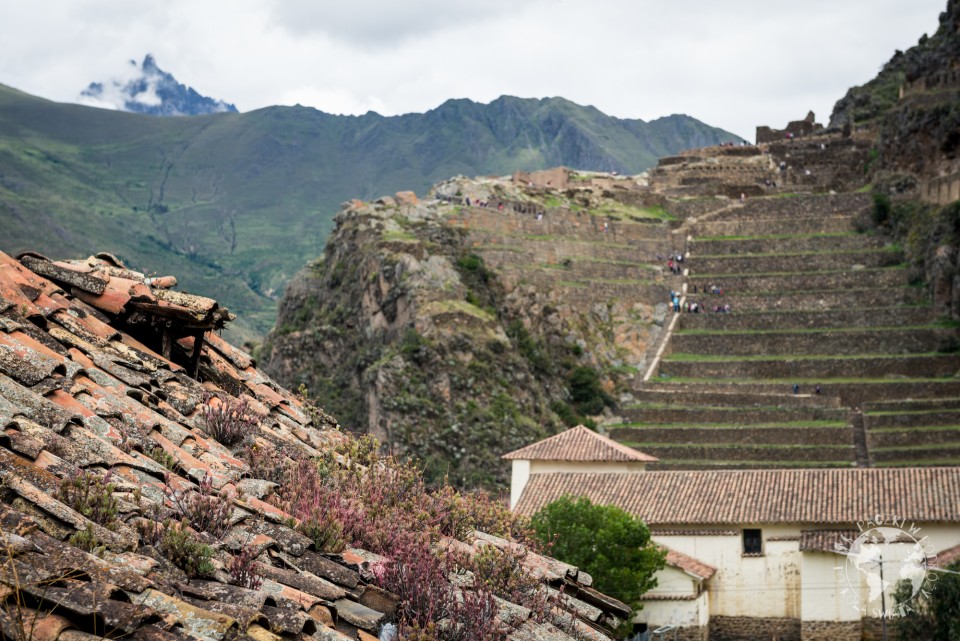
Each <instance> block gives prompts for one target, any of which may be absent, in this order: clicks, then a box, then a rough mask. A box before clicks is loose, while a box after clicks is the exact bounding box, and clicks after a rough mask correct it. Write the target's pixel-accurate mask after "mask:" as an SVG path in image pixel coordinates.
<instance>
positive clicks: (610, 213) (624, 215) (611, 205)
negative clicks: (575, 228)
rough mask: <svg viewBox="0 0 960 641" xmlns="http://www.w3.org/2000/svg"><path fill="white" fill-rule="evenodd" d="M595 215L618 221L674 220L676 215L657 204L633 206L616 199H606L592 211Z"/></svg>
mask: <svg viewBox="0 0 960 641" xmlns="http://www.w3.org/2000/svg"><path fill="white" fill-rule="evenodd" d="M590 214H591V215H593V216H599V217H603V218H612V219H614V220H618V221H629V220H661V221H665V222H668V221H674V220H676V219H677V217H676V216H674V215H673V214H671V213H670V212H668V211H667V210H666V209H664V208H663V207H661V206H659V205H656V206H654V207H646V208H640V207H631V206H630V205H624V204H622V203H618V202H615V201H605V202H604V203H603V205H602V206H600V207H599V208H597V209H593V210H591V211H590Z"/></svg>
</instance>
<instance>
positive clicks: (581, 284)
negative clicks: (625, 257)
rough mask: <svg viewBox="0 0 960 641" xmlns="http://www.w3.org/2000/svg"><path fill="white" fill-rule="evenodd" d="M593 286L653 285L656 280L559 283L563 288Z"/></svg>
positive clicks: (591, 280)
mask: <svg viewBox="0 0 960 641" xmlns="http://www.w3.org/2000/svg"><path fill="white" fill-rule="evenodd" d="M591 284H593V285H655V284H657V281H656V280H636V279H633V280H631V279H627V278H584V279H583V280H579V281H567V280H563V281H560V285H563V286H564V287H589V286H590V285H591Z"/></svg>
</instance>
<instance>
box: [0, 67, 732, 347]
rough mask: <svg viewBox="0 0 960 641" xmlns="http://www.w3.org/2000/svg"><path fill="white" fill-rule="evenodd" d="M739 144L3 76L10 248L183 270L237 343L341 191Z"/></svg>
mask: <svg viewBox="0 0 960 641" xmlns="http://www.w3.org/2000/svg"><path fill="white" fill-rule="evenodd" d="M728 140H735V136H733V135H732V134H729V133H727V132H724V131H722V130H719V129H716V128H713V127H709V126H707V125H705V124H703V123H701V122H699V121H697V120H694V119H692V118H689V117H687V116H677V115H675V116H670V117H668V118H661V119H659V120H655V121H651V122H644V121H641V120H621V119H617V118H612V117H610V116H606V115H604V114H603V113H601V112H600V111H598V110H597V109H595V108H593V107H582V106H579V105H576V104H574V103H572V102H569V101H567V100H563V99H561V98H550V99H544V100H533V99H520V98H512V97H502V98H499V99H497V100H495V101H493V102H492V103H490V104H488V105H483V104H478V103H475V102H472V101H470V100H450V101H447V102H446V103H444V104H443V105H441V106H439V107H438V108H436V109H434V110H432V111H429V112H427V113H424V114H407V115H403V116H396V117H384V116H380V115H378V114H375V113H368V114H365V115H363V116H333V115H329V114H325V113H323V112H320V111H317V110H315V109H310V108H304V107H270V108H266V109H261V110H258V111H254V112H250V113H246V114H218V115H212V116H199V117H192V118H169V119H158V118H152V117H149V116H142V115H138V114H130V113H120V112H114V111H105V110H99V109H92V108H88V107H82V106H79V105H67V104H59V103H54V102H50V101H47V100H42V99H39V98H36V97H33V96H29V95H27V94H24V93H21V92H19V91H16V90H14V89H11V88H8V87H4V86H2V85H0V225H2V228H3V229H4V234H3V235H2V238H0V249H2V250H4V251H8V252H18V251H23V250H27V249H30V250H35V251H40V252H44V253H46V254H48V255H50V256H51V257H65V256H71V257H75V256H77V255H79V254H83V253H91V252H94V251H110V252H113V253H115V254H117V255H118V256H120V257H121V258H124V259H126V260H128V262H129V263H130V264H131V266H133V267H136V268H139V269H141V270H146V271H157V272H164V273H167V272H169V273H176V274H177V275H178V276H180V279H181V286H182V287H183V288H185V289H188V290H194V291H203V292H204V293H206V294H208V295H212V296H215V297H216V298H217V299H218V300H220V301H221V302H222V303H224V304H225V305H227V306H228V307H230V308H231V309H235V310H237V311H240V312H242V315H241V319H242V321H241V322H239V323H238V325H239V330H238V334H239V336H236V337H235V338H247V337H254V336H256V335H260V334H262V333H264V332H265V331H266V330H267V329H269V328H270V326H271V325H272V323H273V319H274V312H275V307H276V300H277V298H278V297H279V296H280V294H281V293H282V291H283V288H284V286H285V284H286V283H287V282H288V280H289V279H290V278H291V277H292V276H293V274H294V273H295V272H296V271H297V270H299V269H300V268H301V267H302V266H303V265H304V264H305V263H306V262H307V261H308V260H310V259H312V258H314V257H315V256H317V255H319V254H320V253H321V251H322V249H323V246H324V243H325V241H326V237H327V235H328V234H329V232H330V229H331V227H332V222H331V219H332V217H333V215H334V213H335V212H336V211H337V209H338V206H339V203H340V202H341V201H343V200H346V199H349V198H354V197H359V198H365V199H371V198H376V197H378V196H380V195H383V194H388V193H393V192H395V191H397V190H401V189H414V190H416V191H418V192H424V191H426V189H427V188H428V187H429V186H430V185H431V184H433V183H434V182H436V181H437V180H440V179H442V178H446V177H448V176H451V175H455V174H467V175H478V174H507V173H512V172H513V171H516V170H519V169H523V170H532V169H539V168H544V167H548V166H556V165H567V166H571V167H577V168H582V169H596V170H607V171H619V172H621V173H636V172H639V171H642V170H643V169H646V168H648V167H650V166H651V165H652V164H654V163H655V162H656V159H657V158H658V157H660V156H664V155H669V154H673V153H676V152H678V151H680V150H682V149H685V148H689V147H696V146H703V145H709V144H716V143H718V142H724V141H728Z"/></svg>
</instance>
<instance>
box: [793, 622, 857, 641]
mask: <svg viewBox="0 0 960 641" xmlns="http://www.w3.org/2000/svg"><path fill="white" fill-rule="evenodd" d="M800 638H801V639H802V641H860V622H859V621H804V622H803V623H802V624H801V626H800Z"/></svg>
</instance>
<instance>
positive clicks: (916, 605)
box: [894, 561, 960, 641]
mask: <svg viewBox="0 0 960 641" xmlns="http://www.w3.org/2000/svg"><path fill="white" fill-rule="evenodd" d="M945 570H947V571H946V572H939V573H938V574H937V580H936V581H935V582H933V583H932V584H931V586H930V587H929V591H928V588H927V587H926V586H925V587H924V589H923V590H921V591H920V592H919V593H918V594H917V595H916V596H913V585H912V584H911V583H910V581H909V580H904V581H901V582H900V583H899V584H898V585H897V591H896V593H895V594H894V599H896V601H897V604H898V608H899V607H901V604H902V606H903V609H904V611H905V614H904V615H903V616H898V617H897V618H896V620H895V621H896V630H897V638H899V639H901V640H902V641H907V640H908V639H909V640H910V641H912V640H913V639H928V640H929V641H956V640H957V639H960V561H957V562H955V563H952V564H950V565H948V566H947V567H946V568H945Z"/></svg>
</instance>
